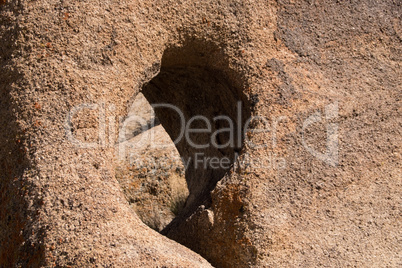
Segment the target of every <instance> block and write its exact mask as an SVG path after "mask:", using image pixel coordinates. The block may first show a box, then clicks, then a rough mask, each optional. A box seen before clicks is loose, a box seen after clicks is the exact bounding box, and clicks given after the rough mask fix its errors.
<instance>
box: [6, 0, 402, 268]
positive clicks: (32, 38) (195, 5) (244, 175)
mask: <svg viewBox="0 0 402 268" xmlns="http://www.w3.org/2000/svg"><path fill="white" fill-rule="evenodd" d="M400 16H401V6H400V3H399V2H398V1H361V2H355V1H352V2H346V1H337V2H335V1H314V0H309V1H225V0H224V1H135V0H134V1H98V0H89V1H85V2H82V1H54V0H48V1H44V0H38V1H25V0H22V1H11V0H4V1H0V44H1V47H0V55H1V65H0V68H1V70H0V81H1V83H0V90H1V93H0V94H1V95H0V96H1V97H0V114H1V116H0V144H1V146H0V168H1V172H0V176H1V180H0V267H19V266H21V267H55V266H57V267H69V266H71V267H210V266H211V265H213V266H215V267H280V266H283V267H287V266H309V267H310V266H337V267H339V266H358V267H368V266H370V267H373V266H374V267H397V266H400V265H401V260H400V252H401V251H402V248H401V243H400V237H401V230H402V228H401V227H402V226H401V222H402V221H401V196H402V195H401V177H402V176H401V138H400V137H401V123H402V122H401V118H402V116H401V77H402V74H401V66H400V64H401V55H402V53H401V48H402V47H401V39H402V27H401V18H400ZM163 59H165V60H163ZM175 68H177V69H175ZM175 70H177V71H175ZM157 75H160V76H157ZM155 77H156V78H155ZM166 77H167V78H166ZM153 78H154V79H153ZM151 79H152V81H151ZM155 79H156V80H155ZM182 79H188V83H187V84H186V83H184V84H183V83H182V84H180V83H181V82H182ZM214 79H215V80H214ZM161 81H162V82H164V81H165V82H167V83H168V84H169V85H168V87H167V88H174V85H176V84H177V85H179V86H180V87H179V88H178V89H177V90H178V91H177V92H176V91H171V92H172V93H175V94H171V95H169V94H166V92H163V91H162V92H163V94H159V95H158V94H157V93H158V92H157V91H155V88H157V87H158V86H159V84H158V83H160V82H161ZM194 81H195V82H194ZM197 81H200V82H202V83H204V85H206V88H208V91H206V92H208V93H213V94H205V92H203V91H202V90H203V89H202V88H199V89H196V90H200V94H199V96H202V98H203V99H199V100H197V94H195V93H197V92H196V90H194V88H193V90H192V91H179V90H183V89H185V88H186V85H187V86H188V85H192V84H197V83H196V82H197ZM212 81H217V84H218V85H219V86H218V87H217V88H218V89H219V90H222V95H220V94H219V93H220V91H217V92H214V91H213V87H212V86H211V85H212V84H213V83H212ZM148 82H149V83H148ZM149 85H150V86H151V87H150V86H149ZM140 90H144V93H148V96H147V94H144V95H146V97H147V98H150V99H151V100H153V101H160V99H158V98H160V97H162V96H164V97H165V98H166V99H168V100H169V101H171V102H173V103H175V104H177V105H178V106H180V107H182V108H183V109H185V112H188V115H191V114H192V113H194V112H196V111H198V110H200V109H201V108H202V107H203V106H202V105H204V106H205V107H207V108H206V115H207V116H212V115H213V113H218V114H219V113H220V112H222V113H223V114H228V115H232V114H233V111H232V108H233V107H234V106H235V105H236V103H235V101H236V100H238V101H239V100H240V101H242V102H243V103H244V106H243V107H244V109H245V112H246V114H249V115H253V116H260V120H256V122H255V123H254V124H252V129H251V130H253V129H265V131H251V130H250V132H247V133H246V136H245V137H243V139H244V140H243V146H241V148H236V150H237V151H238V152H239V153H240V158H239V159H238V160H237V161H235V162H234V164H233V166H232V167H231V168H230V169H227V170H221V171H219V172H218V173H219V176H218V175H216V174H215V173H214V174H213V175H211V176H210V177H205V178H204V179H205V181H197V177H191V176H193V175H194V174H198V173H197V170H195V171H194V173H192V175H191V176H190V175H188V176H190V177H187V174H186V179H188V182H192V183H194V184H192V186H190V185H189V190H190V196H192V200H191V201H190V202H189V204H191V205H188V208H187V211H186V213H185V214H183V215H182V217H179V218H178V219H177V221H176V222H175V223H174V224H172V225H171V227H170V228H167V229H165V231H164V233H165V234H166V235H167V237H169V238H171V239H174V240H176V241H178V242H180V243H181V244H183V245H184V246H183V245H180V244H179V243H177V242H175V241H174V240H171V239H169V238H167V237H165V236H163V235H162V234H159V233H157V232H155V231H153V230H151V229H150V228H148V227H147V226H145V225H144V224H143V223H142V222H141V221H140V220H139V218H138V216H137V215H135V214H134V213H133V212H132V210H130V207H129V204H128V202H127V201H126V200H125V198H124V196H123V194H122V192H121V189H120V186H119V185H118V182H117V180H116V179H115V168H116V161H115V159H116V151H115V142H116V140H117V138H118V137H117V134H118V133H117V132H118V129H119V122H121V121H122V120H123V118H124V116H125V115H126V113H127V109H128V108H129V107H130V104H131V102H132V101H133V100H134V97H135V95H136V94H138V92H139V91H140ZM147 90H148V91H147ZM182 92H187V93H188V94H187V93H185V94H187V95H183V96H184V97H183V100H185V103H181V102H180V100H181V99H180V96H181V95H180V94H182ZM168 93H169V92H168ZM190 93H191V94H193V95H191V94H190ZM183 94H184V93H183ZM208 96H209V97H211V96H213V97H214V99H213V102H211V103H213V104H214V109H212V108H208V106H207V105H206V104H207V102H208V101H210V99H208ZM215 96H218V98H217V97H215ZM150 102H152V101H150ZM84 104H87V106H83V105H84ZM217 104H221V105H220V106H217ZM200 105H201V106H200ZM201 110H202V109H201ZM69 115H71V116H70V117H71V120H70V121H71V124H70V123H68V122H69V120H68V119H69ZM158 117H159V116H158ZM261 117H263V118H265V120H262V119H261ZM160 119H161V123H162V125H164V124H165V125H164V127H165V129H167V132H168V133H169V135H173V134H174V127H172V126H171V130H170V131H169V129H168V128H166V125H167V124H168V123H171V122H174V120H172V119H171V118H169V116H166V118H165V119H162V118H160ZM66 122H67V123H66ZM99 122H101V123H99ZM103 122H104V123H103ZM173 126H174V125H173ZM99 133H100V134H99ZM328 133H329V134H328ZM200 140H203V138H200ZM246 140H248V141H246ZM328 141H329V142H328ZM180 146H181V147H180ZM180 146H178V150H179V152H180V153H181V154H182V155H183V154H184V156H188V155H191V150H187V151H186V149H185V148H187V147H185V145H183V144H181V145H180ZM180 148H181V149H180ZM237 151H236V152H237ZM209 153H210V154H212V155H215V154H217V152H215V151H208V152H207V154H209ZM233 153H234V152H233V151H230V152H226V151H224V152H222V154H223V155H232V154H233ZM258 161H262V162H263V164H256V163H257V162H258ZM205 174H210V173H205ZM198 183H199V184H198ZM209 191H211V193H210V192H209ZM199 254H200V255H199ZM201 256H202V257H201ZM210 263H211V264H210Z"/></svg>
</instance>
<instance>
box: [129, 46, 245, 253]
mask: <svg viewBox="0 0 402 268" xmlns="http://www.w3.org/2000/svg"><path fill="white" fill-rule="evenodd" d="M154 69H156V70H152V72H154V73H158V71H159V73H158V74H157V75H156V76H155V77H154V78H152V79H151V80H150V81H149V82H148V83H146V84H145V85H144V86H143V88H142V91H141V92H142V94H143V95H144V96H145V98H146V99H147V100H148V102H149V103H150V104H151V105H155V106H154V110H155V114H156V117H157V118H158V122H160V124H161V125H160V126H154V127H153V128H155V129H156V128H157V127H162V126H163V128H164V129H165V130H166V132H167V134H168V135H169V137H170V138H171V140H172V141H175V148H176V149H177V152H178V154H179V155H180V157H181V160H182V165H177V164H176V165H175V166H174V170H176V172H177V175H178V178H177V181H179V182H180V183H179V184H180V185H181V186H186V187H187V188H188V190H187V189H186V190H182V198H176V199H175V200H176V201H175V202H176V203H174V202H172V203H171V204H170V205H171V212H172V213H173V214H174V215H175V218H174V219H173V221H171V222H170V223H169V224H168V225H166V223H167V222H168V220H166V221H164V224H160V225H159V226H158V227H156V228H155V224H154V226H152V224H149V223H147V224H148V225H150V226H151V227H153V228H154V229H157V230H158V231H161V233H162V234H165V235H167V236H168V237H171V238H173V239H175V237H174V235H173V236H170V235H169V234H170V233H172V231H173V233H174V231H175V229H176V228H179V226H180V223H181V222H183V221H185V220H186V219H187V218H188V217H189V216H191V215H192V213H194V212H195V211H196V210H197V208H199V207H200V206H202V207H204V208H209V207H210V206H211V196H210V193H211V191H212V190H213V189H214V187H215V186H216V184H217V182H218V181H219V180H221V179H222V178H223V177H224V175H225V174H226V173H227V172H228V171H229V170H230V168H231V166H232V164H233V163H234V161H235V158H236V157H237V156H238V154H239V153H240V151H241V149H242V147H243V143H244V141H243V139H244V133H243V132H244V129H243V128H244V126H245V124H246V121H247V120H248V119H249V118H250V116H251V105H250V101H249V100H248V98H247V96H246V95H245V94H244V93H243V89H244V88H246V86H247V85H246V84H245V83H244V81H243V80H242V77H241V75H239V74H238V73H236V72H235V71H233V70H232V69H231V68H230V67H229V62H228V60H227V59H226V58H225V56H224V53H223V51H222V49H220V48H218V47H217V46H216V45H213V44H209V43H205V42H195V41H192V42H188V43H187V44H184V45H183V46H182V47H174V48H169V49H167V50H166V51H165V53H164V55H163V58H162V64H161V66H158V65H155V66H154ZM147 124H148V123H146V122H144V123H143V125H144V126H146V125H147ZM189 129H192V130H194V129H198V131H191V130H189ZM160 139H162V138H161V137H160ZM156 140H158V139H156ZM172 143H173V142H172ZM166 152H168V151H166ZM167 155H168V153H166V154H165V155H163V156H164V157H165V156H166V157H169V156H167ZM158 161H161V160H160V159H156V162H158ZM183 164H184V166H183ZM184 167H185V168H184ZM160 169H161V166H159V170H160ZM150 174H152V172H149V170H143V173H141V172H139V173H138V174H137V175H136V176H137V178H136V179H135V180H133V181H132V182H131V183H141V182H142V183H143V184H142V186H144V187H150V189H151V190H150V191H149V194H150V195H154V196H161V195H163V193H161V192H159V191H162V192H163V190H161V189H163V186H162V185H163V183H166V181H164V178H162V177H161V176H159V177H158V176H156V177H155V178H154V179H153V182H152V183H149V180H147V179H145V181H147V182H146V183H148V185H145V184H144V179H143V178H142V179H141V176H142V177H145V178H149V177H152V176H153V175H150ZM183 175H184V177H185V180H184V179H183ZM180 176H181V178H180ZM123 188H124V187H123ZM187 195H188V197H187ZM176 197H177V196H176ZM141 200H142V198H141V197H140V196H132V197H131V201H132V202H133V203H141ZM151 206H152V205H151ZM140 211H141V210H138V209H137V213H138V214H139V215H140V217H141V212H140ZM143 221H144V219H143ZM169 221H170V219H169ZM144 222H146V221H144ZM161 228H163V230H161ZM176 231H177V230H176ZM186 236H188V237H191V234H186ZM178 242H181V243H183V244H185V245H186V246H188V247H190V248H192V247H191V245H187V244H186V242H183V241H178Z"/></svg>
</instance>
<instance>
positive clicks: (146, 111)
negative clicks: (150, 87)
mask: <svg viewBox="0 0 402 268" xmlns="http://www.w3.org/2000/svg"><path fill="white" fill-rule="evenodd" d="M141 123H142V124H141ZM122 125H123V126H122V128H123V127H124V129H122V128H121V129H120V133H122V137H121V140H119V143H118V144H117V146H116V151H117V152H120V151H122V150H124V154H122V155H118V156H119V158H118V161H119V165H118V167H117V170H116V179H117V181H118V182H119V183H120V186H121V187H122V189H123V193H124V195H125V197H126V198H127V200H128V202H129V203H130V206H131V207H132V209H133V210H134V211H135V212H136V213H137V215H138V216H139V217H140V219H141V220H142V221H143V222H144V223H145V224H146V225H148V226H149V227H151V228H152V229H155V230H157V231H162V230H163V229H164V228H165V227H166V226H167V225H168V224H169V223H170V222H171V221H172V220H173V219H174V218H175V217H176V216H177V215H178V214H179V213H180V211H181V210H182V209H183V207H184V204H185V202H186V199H187V197H188V188H187V183H186V180H185V178H184V173H185V167H184V165H183V163H182V160H181V158H180V155H179V153H178V152H177V149H176V147H175V146H174V143H173V142H172V140H171V139H170V137H169V135H168V134H167V133H166V131H165V129H164V128H163V127H162V126H161V125H158V119H157V118H156V117H155V115H154V113H153V109H152V107H151V106H150V104H149V103H148V101H147V100H146V99H145V97H144V96H143V95H142V94H141V93H139V94H138V95H137V97H136V99H135V101H134V103H133V104H132V107H131V108H130V110H129V112H128V115H127V118H126V119H125V121H124V122H123V124H122ZM155 125H156V126H155ZM123 135H124V137H123ZM120 148H122V149H121V150H119V149H120Z"/></svg>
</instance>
